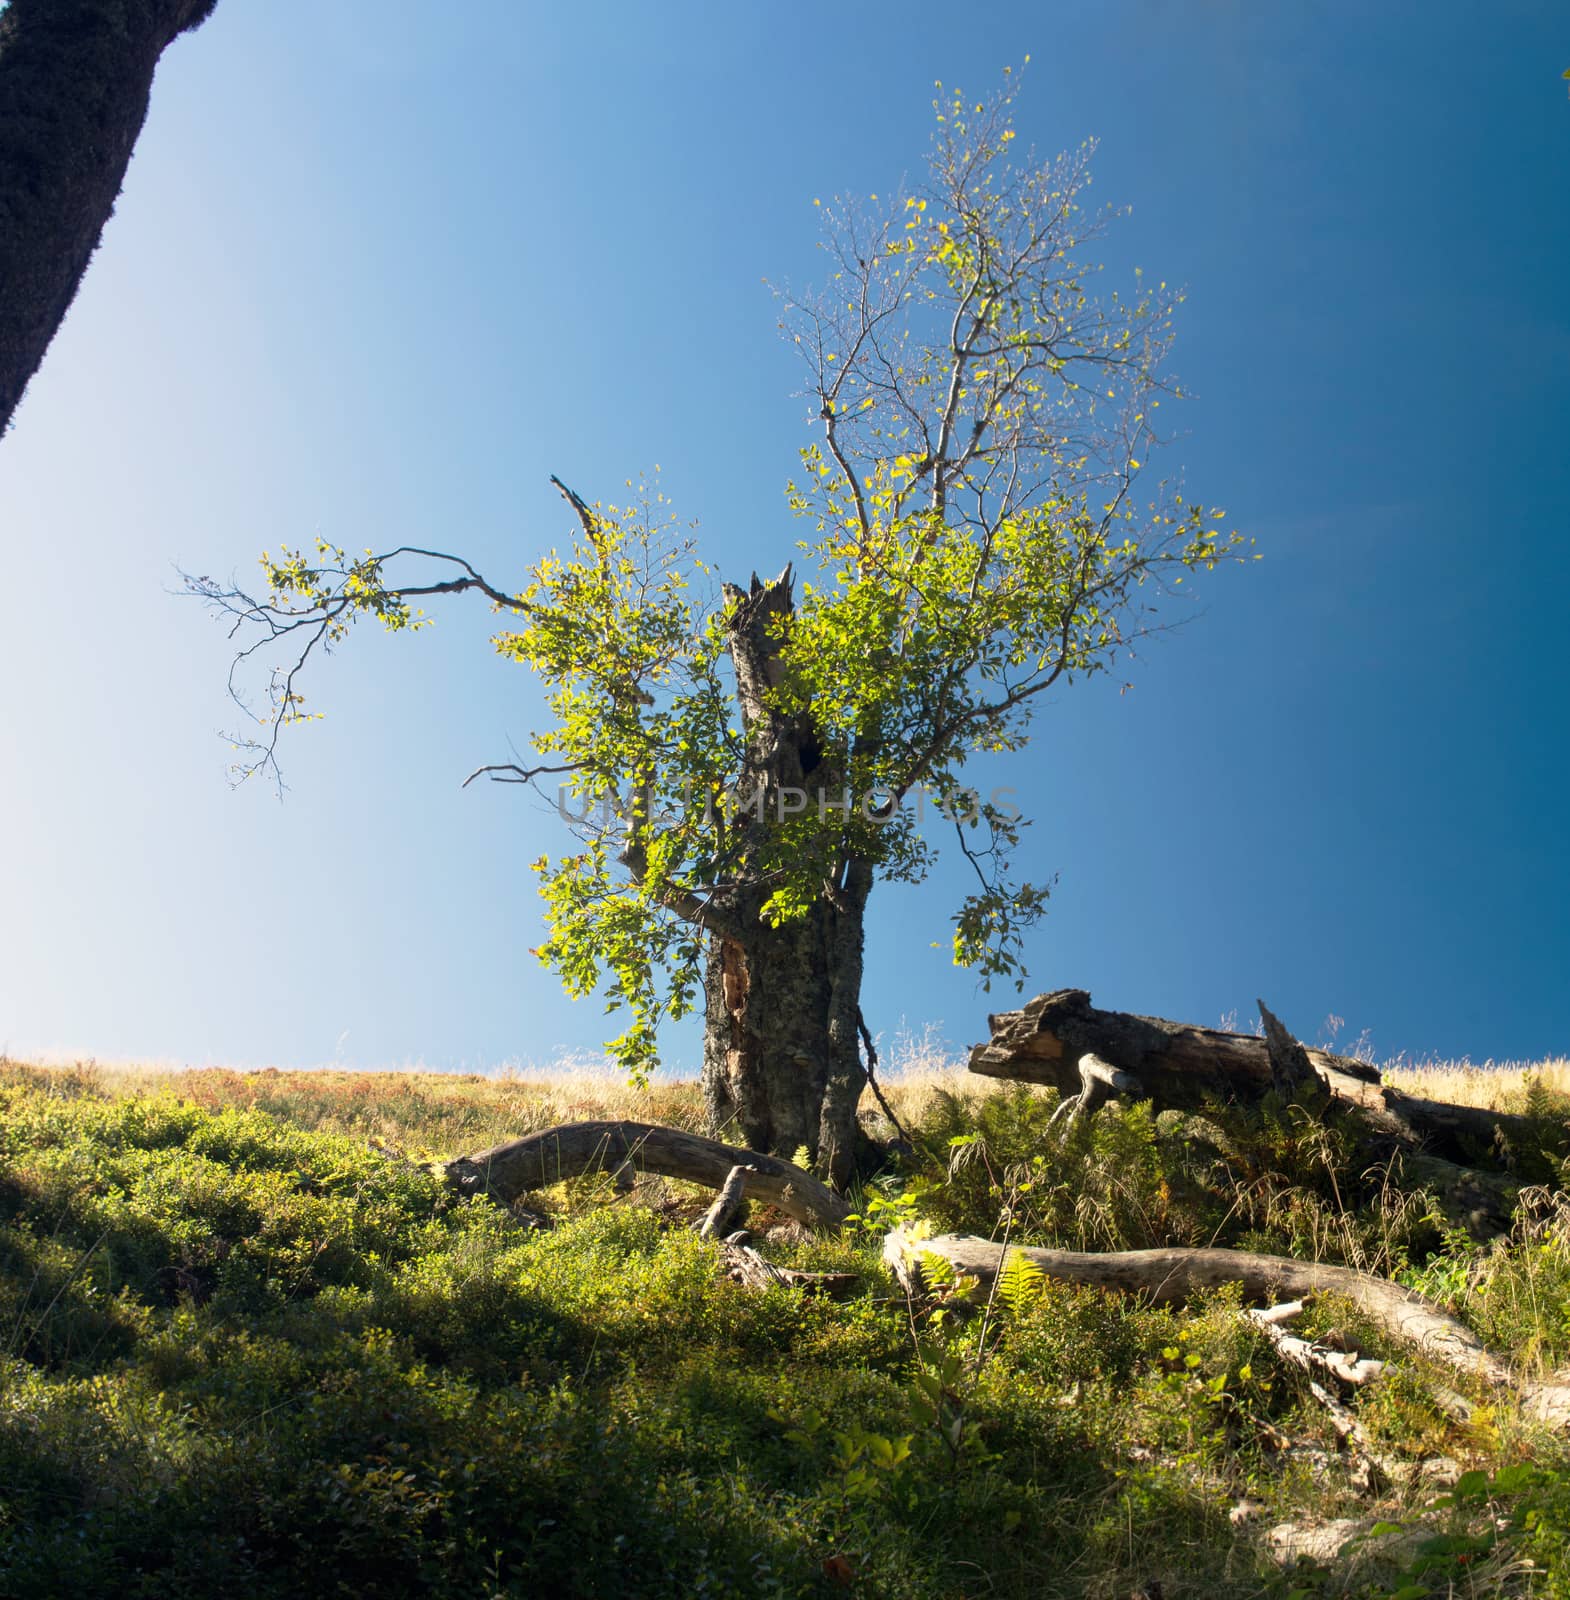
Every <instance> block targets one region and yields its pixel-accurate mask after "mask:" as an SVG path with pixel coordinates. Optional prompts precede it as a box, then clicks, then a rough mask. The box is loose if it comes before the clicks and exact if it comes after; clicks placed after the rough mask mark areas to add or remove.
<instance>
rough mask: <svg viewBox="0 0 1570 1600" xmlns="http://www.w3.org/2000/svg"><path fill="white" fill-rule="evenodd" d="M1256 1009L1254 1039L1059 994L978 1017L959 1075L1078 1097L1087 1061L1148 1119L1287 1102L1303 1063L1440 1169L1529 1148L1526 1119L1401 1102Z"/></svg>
mask: <svg viewBox="0 0 1570 1600" xmlns="http://www.w3.org/2000/svg"><path fill="white" fill-rule="evenodd" d="M1260 1009H1261V1013H1262V1014H1263V1015H1265V1016H1266V1017H1267V1018H1268V1021H1267V1022H1266V1036H1265V1037H1264V1038H1257V1037H1255V1036H1254V1035H1252V1034H1245V1033H1229V1032H1225V1031H1223V1030H1222V1029H1219V1028H1199V1027H1194V1026H1192V1025H1190V1024H1188V1023H1183V1022H1169V1021H1167V1020H1166V1019H1164V1018H1162V1017H1142V1016H1136V1015H1134V1014H1132V1013H1129V1012H1123V1011H1102V1010H1099V1009H1098V1008H1097V1007H1095V1006H1093V1005H1091V1003H1090V996H1089V994H1088V993H1087V992H1086V991H1085V990H1083V989H1059V990H1056V991H1055V992H1053V993H1051V994H1042V995H1037V996H1036V997H1035V999H1033V1000H1031V1001H1030V1002H1029V1003H1028V1004H1026V1005H1025V1006H1023V1007H1022V1008H1021V1009H1020V1010H1018V1011H1007V1012H1003V1013H1001V1014H1000V1015H997V1016H993V1017H989V1018H988V1019H987V1020H988V1025H989V1028H990V1030H991V1038H990V1039H989V1040H988V1041H987V1043H985V1044H978V1045H977V1046H975V1048H974V1049H973V1050H972V1051H971V1053H970V1070H971V1071H972V1072H975V1073H979V1074H980V1075H982V1076H984V1077H989V1078H1011V1079H1017V1080H1020V1081H1022V1082H1025V1083H1042V1084H1052V1085H1054V1086H1056V1087H1057V1088H1058V1089H1060V1090H1061V1091H1062V1092H1063V1094H1064V1095H1065V1096H1070V1095H1079V1094H1081V1093H1082V1092H1083V1090H1084V1087H1085V1084H1084V1079H1083V1076H1082V1073H1081V1069H1080V1062H1081V1060H1082V1058H1083V1057H1084V1056H1086V1055H1087V1054H1088V1055H1093V1056H1096V1057H1099V1058H1100V1059H1101V1060H1102V1061H1103V1062H1106V1063H1109V1064H1110V1066H1111V1067H1113V1068H1115V1069H1116V1070H1117V1071H1118V1072H1120V1073H1121V1074H1124V1075H1126V1076H1127V1077H1128V1078H1131V1079H1132V1080H1134V1081H1135V1082H1137V1084H1138V1086H1139V1087H1138V1093H1139V1094H1140V1095H1141V1096H1142V1097H1144V1098H1148V1099H1151V1100H1154V1101H1155V1102H1156V1104H1157V1105H1158V1106H1159V1107H1162V1108H1163V1109H1164V1108H1167V1107H1175V1108H1182V1109H1190V1110H1192V1109H1197V1108H1199V1107H1200V1106H1202V1105H1204V1104H1205V1103H1206V1102H1207V1101H1210V1102H1218V1101H1219V1102H1223V1103H1225V1102H1228V1101H1242V1102H1250V1101H1257V1100H1259V1099H1260V1098H1262V1097H1263V1096H1264V1095H1265V1094H1266V1093H1268V1092H1269V1091H1270V1090H1272V1089H1276V1090H1278V1091H1281V1092H1283V1093H1285V1094H1286V1095H1287V1097H1288V1098H1295V1097H1297V1096H1299V1095H1300V1094H1301V1092H1302V1089H1303V1087H1304V1086H1305V1083H1306V1080H1305V1078H1304V1064H1305V1063H1306V1064H1307V1067H1308V1069H1309V1070H1310V1071H1311V1072H1312V1074H1313V1075H1314V1077H1315V1078H1317V1080H1318V1082H1319V1083H1320V1084H1321V1085H1323V1087H1324V1088H1325V1089H1326V1090H1327V1091H1328V1092H1329V1094H1330V1096H1331V1098H1332V1099H1333V1100H1334V1101H1337V1102H1339V1103H1341V1104H1343V1105H1346V1106H1348V1107H1352V1108H1355V1109H1356V1111H1357V1112H1358V1113H1359V1114H1360V1115H1361V1116H1362V1118H1363V1119H1364V1120H1365V1121H1366V1122H1367V1123H1368V1124H1369V1125H1370V1127H1371V1128H1372V1129H1374V1130H1375V1131H1377V1132H1379V1133H1381V1134H1383V1135H1385V1136H1387V1137H1389V1138H1390V1139H1392V1140H1393V1141H1395V1142H1396V1143H1398V1144H1400V1145H1403V1146H1405V1147H1407V1148H1412V1149H1415V1148H1417V1147H1419V1146H1421V1147H1422V1148H1423V1149H1424V1150H1425V1152H1426V1153H1427V1154H1429V1155H1430V1156H1433V1157H1436V1158H1439V1159H1442V1160H1448V1161H1450V1162H1452V1163H1456V1162H1459V1163H1461V1164H1463V1165H1467V1166H1470V1165H1471V1164H1472V1163H1473V1162H1474V1161H1475V1160H1476V1159H1477V1157H1478V1156H1479V1155H1480V1154H1483V1153H1486V1152H1488V1151H1490V1150H1497V1149H1498V1148H1499V1145H1500V1143H1501V1141H1502V1140H1503V1141H1504V1142H1506V1143H1509V1142H1523V1143H1525V1142H1530V1140H1531V1138H1532V1132H1533V1130H1532V1124H1531V1122H1530V1120H1529V1119H1528V1118H1526V1117H1520V1116H1514V1115H1511V1114H1508V1113H1506V1112H1500V1111H1488V1110H1485V1109H1483V1108H1482V1107H1479V1106H1457V1105H1448V1104H1445V1103H1443V1102H1440V1101H1435V1100H1425V1099H1422V1098H1421V1097H1419V1096H1416V1095H1409V1094H1403V1093H1401V1091H1399V1090H1397V1089H1392V1088H1389V1087H1387V1086H1386V1085H1384V1084H1381V1083H1380V1081H1379V1072H1378V1069H1377V1068H1375V1067H1372V1066H1370V1065H1369V1064H1368V1063H1367V1062H1364V1061H1355V1060H1353V1059H1352V1058H1350V1057H1348V1056H1338V1055H1332V1054H1331V1053H1330V1052H1329V1051H1325V1050H1314V1049H1309V1048H1306V1047H1305V1046H1303V1045H1301V1044H1298V1043H1297V1041H1296V1040H1295V1039H1293V1038H1292V1036H1291V1034H1290V1033H1288V1032H1287V1030H1286V1029H1285V1028H1284V1027H1282V1026H1281V1024H1280V1023H1279V1022H1277V1021H1276V1019H1275V1017H1274V1016H1271V1015H1270V1014H1269V1013H1268V1011H1266V1009H1265V1008H1264V1007H1263V1006H1261V1008H1260ZM1129 1092H1131V1091H1129V1090H1126V1089H1120V1090H1119V1093H1129Z"/></svg>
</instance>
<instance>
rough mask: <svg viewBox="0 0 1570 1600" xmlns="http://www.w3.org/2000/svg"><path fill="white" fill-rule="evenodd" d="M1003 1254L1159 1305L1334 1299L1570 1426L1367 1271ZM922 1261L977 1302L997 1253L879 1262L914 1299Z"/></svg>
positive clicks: (1416, 1301)
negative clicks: (1230, 1297)
mask: <svg viewBox="0 0 1570 1600" xmlns="http://www.w3.org/2000/svg"><path fill="white" fill-rule="evenodd" d="M1010 1248H1011V1249H1013V1250H1014V1251H1015V1252H1016V1253H1017V1254H1019V1255H1022V1256H1024V1257H1025V1258H1026V1259H1027V1260H1029V1261H1031V1262H1033V1263H1034V1264H1035V1265H1036V1266H1038V1267H1039V1268H1041V1270H1042V1271H1043V1272H1044V1273H1045V1274H1046V1275H1047V1276H1048V1277H1049V1278H1053V1279H1056V1280H1057V1281H1058V1282H1061V1283H1075V1284H1084V1285H1088V1286H1090V1287H1092V1288H1098V1289H1108V1290H1113V1291H1116V1292H1118V1293H1121V1294H1137V1295H1144V1296H1146V1297H1147V1298H1148V1299H1149V1300H1151V1301H1152V1302H1153V1303H1154V1304H1156V1305H1174V1304H1178V1303H1181V1302H1182V1301H1184V1300H1186V1299H1188V1298H1189V1296H1191V1295H1192V1294H1194V1293H1195V1292H1196V1291H1198V1290H1203V1289H1219V1288H1221V1287H1222V1286H1223V1285H1225V1284H1231V1283H1237V1284H1241V1285H1242V1288H1243V1295H1244V1298H1245V1299H1248V1300H1253V1301H1256V1302H1264V1303H1266V1304H1272V1303H1274V1302H1276V1301H1277V1300H1279V1299H1280V1298H1281V1297H1282V1296H1283V1295H1286V1296H1288V1297H1290V1298H1292V1299H1294V1300H1301V1299H1303V1298H1305V1297H1306V1296H1308V1295H1314V1294H1337V1295H1341V1296H1343V1297H1344V1298H1345V1299H1347V1300H1350V1301H1351V1302H1352V1303H1353V1305H1355V1306H1356V1307H1357V1308H1358V1309H1359V1310H1360V1311H1361V1312H1363V1314H1364V1315H1365V1316H1367V1317H1368V1318H1369V1319H1370V1321H1372V1322H1373V1323H1374V1324H1375V1325H1376V1326H1378V1327H1379V1328H1381V1329H1383V1330H1384V1331H1385V1332H1386V1333H1388V1334H1390V1335H1392V1336H1393V1337H1395V1338H1397V1339H1400V1340H1402V1341H1403V1342H1405V1343H1408V1344H1411V1345H1414V1346H1415V1347H1416V1348H1417V1349H1418V1351H1419V1352H1420V1353H1422V1354H1423V1355H1426V1356H1429V1357H1431V1358H1432V1359H1434V1360H1436V1361H1440V1362H1443V1363H1445V1364H1446V1365H1448V1366H1450V1367H1452V1368H1454V1369H1455V1370H1456V1371H1458V1372H1462V1373H1465V1374H1466V1375H1467V1376H1469V1377H1471V1378H1474V1379H1477V1380H1478V1381H1480V1382H1482V1383H1485V1384H1487V1385H1489V1386H1490V1387H1491V1388H1496V1389H1501V1390H1510V1391H1513V1392H1515V1393H1517V1394H1519V1395H1520V1397H1521V1400H1522V1402H1523V1404H1524V1405H1526V1406H1527V1408H1528V1409H1530V1410H1531V1411H1532V1412H1534V1413H1535V1414H1536V1415H1537V1416H1538V1417H1540V1418H1541V1419H1542V1420H1544V1421H1547V1422H1552V1423H1554V1424H1556V1425H1560V1424H1565V1423H1570V1382H1556V1381H1551V1380H1550V1381H1542V1382H1536V1381H1530V1380H1520V1379H1518V1378H1517V1377H1516V1376H1515V1374H1514V1373H1513V1372H1511V1370H1510V1367H1509V1365H1508V1363H1506V1361H1505V1360H1504V1358H1503V1357H1502V1356H1498V1355H1496V1354H1494V1352H1493V1351H1491V1350H1489V1349H1488V1348H1487V1347H1486V1346H1485V1345H1484V1344H1483V1343H1482V1341H1481V1340H1480V1339H1479V1338H1478V1337H1477V1335H1476V1334H1475V1333H1473V1332H1472V1330H1471V1329H1470V1328H1468V1327H1466V1326H1465V1325H1464V1324H1462V1323H1460V1322H1457V1321H1456V1319H1455V1318H1454V1317H1452V1316H1449V1315H1448V1314H1447V1313H1446V1312H1445V1311H1443V1310H1442V1309H1441V1308H1440V1307H1439V1306H1438V1305H1436V1304H1435V1303H1434V1302H1433V1301H1432V1300H1429V1299H1427V1298H1426V1297H1425V1296H1423V1295H1420V1294H1418V1293H1417V1292H1416V1291H1415V1290H1412V1289H1405V1288H1403V1287H1402V1286H1401V1285H1400V1284H1398V1283H1391V1282H1390V1281H1389V1280H1388V1279H1386V1278H1376V1277H1375V1276H1374V1275H1373V1274H1372V1273H1368V1272H1358V1271H1355V1270H1354V1269H1353V1268H1351V1267H1333V1266H1324V1265H1321V1264H1319V1263H1317V1262H1312V1261H1294V1260H1292V1259H1291V1258H1290V1257H1288V1256H1267V1255H1255V1254H1253V1253H1252V1252H1250V1251H1245V1250H1183V1249H1168V1250H1113V1251H1108V1252H1106V1253H1105V1254H1093V1253H1091V1254H1087V1253H1085V1252H1083V1251H1078V1250H1044V1249H1040V1248H1037V1247H1034V1246H1027V1245H1014V1246H1011V1247H1010ZM923 1255H934V1256H937V1257H938V1258H939V1259H941V1260H942V1261H945V1262H947V1263H948V1265H949V1266H950V1267H951V1268H952V1269H953V1270H954V1272H955V1273H956V1274H961V1275H963V1276H965V1277H967V1278H973V1279H975V1286H974V1287H973V1288H972V1289H971V1290H970V1291H969V1293H970V1295H971V1296H972V1297H973V1298H976V1299H984V1298H985V1297H986V1295H987V1294H988V1293H990V1291H991V1286H992V1284H993V1282H994V1280H995V1279H996V1277H997V1274H998V1271H999V1269H1000V1267H1001V1265H1002V1261H1003V1246H1002V1245H1001V1244H997V1243H994V1242H993V1241H992V1240H989V1239H978V1238H974V1237H971V1236H969V1235H965V1234H943V1235H940V1236H939V1237H937V1238H933V1239H918V1238H912V1237H911V1236H910V1235H909V1234H907V1233H906V1231H905V1230H904V1229H903V1228H895V1229H894V1230H893V1231H892V1232H891V1233H890V1234H889V1236H888V1239H887V1240H886V1241H885V1243H884V1248H883V1258H884V1260H885V1262H887V1264H888V1266H889V1267H890V1269H891V1270H892V1271H893V1273H894V1275H895V1276H896V1277H897V1278H898V1279H899V1281H900V1283H901V1284H902V1285H903V1286H904V1288H905V1289H906V1290H907V1292H912V1293H914V1292H916V1291H917V1290H919V1289H920V1287H921V1283H922V1279H921V1258H922V1256H923Z"/></svg>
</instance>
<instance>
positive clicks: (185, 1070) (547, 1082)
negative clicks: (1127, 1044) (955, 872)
mask: <svg viewBox="0 0 1570 1600" xmlns="http://www.w3.org/2000/svg"><path fill="white" fill-rule="evenodd" d="M5 1070H11V1071H21V1072H24V1073H28V1074H31V1073H44V1074H49V1075H55V1074H58V1075H60V1076H61V1077H62V1078H70V1079H72V1080H74V1081H75V1082H76V1083H77V1084H80V1085H82V1086H85V1087H90V1088H92V1089H94V1090H96V1091H97V1092H99V1093H102V1094H107V1095H111V1096H118V1095H124V1094H132V1095H135V1094H157V1093H160V1092H164V1091H167V1092H170V1093H173V1094H176V1095H179V1096H181V1097H182V1098H187V1099H191V1100H194V1101H196V1102H197V1103H198V1104H201V1105H205V1106H210V1107H214V1108H217V1107H220V1106H238V1107H249V1106H254V1107H257V1108H259V1109H261V1110H264V1111H268V1112H272V1113H274V1114H275V1115H278V1116H280V1117H284V1118H286V1119H288V1120H289V1121H291V1122H293V1123H295V1124H297V1125H299V1126H301V1127H305V1128H311V1129H319V1130H321V1131H323V1132H334V1133H344V1134H350V1135H353V1136H356V1137H366V1138H369V1137H375V1138H381V1139H385V1140H387V1141H388V1142H389V1143H391V1144H394V1145H397V1146H399V1147H401V1148H404V1149H406V1150H407V1151H408V1152H409V1153H410V1154H411V1155H429V1156H433V1157H434V1156H451V1155H454V1154H458V1153H460V1152H467V1151H473V1150H477V1149H483V1148H484V1147H485V1146H487V1145H489V1144H494V1143H498V1142H500V1141H501V1140H503V1139H507V1138H515V1137H517V1136H519V1135H521V1134H525V1133H529V1132H532V1131H533V1130H535V1129H537V1128H544V1127H550V1126H552V1125H553V1124H555V1123H560V1122H576V1121H581V1120H585V1119H589V1118H601V1117H606V1118H633V1119H636V1120H638V1121H644V1122H662V1123H668V1124H671V1125H673V1126H676V1127H685V1128H691V1129H693V1130H695V1131H696V1130H700V1129H701V1128H702V1124H703V1106H702V1100H701V1097H700V1095H699V1092H698V1085H697V1082H696V1080H695V1079H691V1078H676V1077H672V1078H667V1079H662V1080H661V1081H658V1082H656V1083H654V1084H652V1085H651V1086H650V1087H648V1088H646V1089H639V1088H637V1087H635V1086H633V1085H631V1084H629V1083H628V1082H627V1081H626V1080H625V1079H624V1078H623V1077H621V1076H620V1075H619V1074H618V1073H617V1072H616V1071H615V1070H614V1069H613V1068H611V1067H609V1066H608V1065H605V1064H603V1063H597V1062H593V1061H581V1060H579V1061H564V1062H561V1063H559V1064H557V1065H555V1066H551V1067H545V1068H519V1067H508V1068H503V1069H500V1070H498V1071H496V1072H492V1073H484V1074H479V1073H445V1072H430V1071H423V1070H406V1069H389V1070H386V1071H375V1072H367V1071H346V1070H341V1069H336V1068H316V1069H299V1070H279V1069H276V1068H266V1069H262V1070H256V1071H241V1070H237V1069H234V1068H229V1067H181V1066H176V1065H174V1064H172V1063H167V1062H136V1061H127V1062H98V1061H78V1062H59V1063H45V1064H40V1063H21V1062H14V1061H8V1060H6V1059H5V1058H3V1057H0V1071H5ZM1383 1071H1384V1080H1385V1082H1386V1083H1388V1084H1390V1085H1392V1086H1393V1087H1396V1088H1399V1089H1402V1090H1404V1091H1405V1092H1407V1093H1409V1094H1416V1095H1421V1096H1423V1097H1424V1098H1426V1099H1431V1100H1448V1101H1452V1102H1455V1103H1458V1104H1462V1105H1475V1106H1486V1107H1489V1108H1492V1109H1498V1110H1502V1109H1506V1108H1507V1107H1509V1106H1511V1105H1513V1104H1516V1103H1518V1102H1519V1100H1520V1098H1521V1095H1522V1094H1523V1092H1524V1090H1525V1086H1526V1084H1527V1081H1528V1080H1529V1079H1531V1078H1537V1079H1540V1080H1541V1081H1542V1083H1543V1084H1544V1086H1545V1087H1546V1088H1548V1089H1550V1090H1553V1091H1555V1092H1557V1093H1560V1094H1564V1095H1566V1096H1570V1059H1566V1058H1564V1057H1555V1058H1550V1059H1547V1060H1543V1061H1537V1062H1502V1063H1494V1062H1488V1063H1485V1064H1484V1065H1483V1066H1474V1065H1472V1064H1471V1063H1470V1062H1434V1063H1429V1064H1424V1065H1416V1066H1414V1065H1409V1064H1406V1063H1403V1062H1396V1063H1390V1064H1388V1065H1386V1066H1385V1067H1384V1069H1383ZM879 1081H880V1085H881V1087H882V1089H883V1092H884V1094H885V1096H886V1097H887V1099H888V1101H889V1103H890V1104H891V1105H892V1107H893V1109H894V1112H895V1114H896V1115H897V1116H898V1117H899V1118H900V1119H901V1121H902V1122H914V1121H916V1120H917V1119H918V1118H919V1117H920V1115H921V1111H922V1108H923V1106H924V1105H925V1103H926V1102H927V1101H928V1100H929V1099H930V1097H931V1095H932V1094H933V1093H934V1092H936V1091H939V1090H942V1091H945V1092H947V1093H950V1094H956V1095H959V1096H960V1097H962V1098H964V1099H976V1098H980V1097H981V1096H983V1095H985V1094H987V1093H989V1092H991V1091H992V1089H993V1088H994V1087H995V1085H994V1084H993V1082H992V1081H991V1080H989V1079H983V1078H975V1077H972V1076H970V1075H969V1074H968V1073H967V1072H966V1071H965V1065H964V1060H963V1058H962V1057H961V1056H960V1055H958V1054H957V1053H956V1052H955V1051H954V1050H953V1049H952V1047H950V1046H948V1045H946V1044H945V1043H944V1041H942V1040H941V1039H940V1038H939V1037H937V1035H936V1034H935V1033H934V1032H933V1031H931V1030H928V1031H927V1032H926V1033H924V1034H922V1035H912V1034H909V1033H904V1034H901V1035H900V1036H898V1037H897V1038H896V1039H895V1041H894V1043H893V1045H892V1046H891V1047H890V1048H889V1050H888V1052H887V1055H886V1058H885V1060H884V1061H883V1063H882V1065H881V1066H880V1069H879ZM864 1113H865V1114H866V1115H867V1116H868V1117H869V1118H870V1119H876V1120H881V1118H880V1117H879V1116H878V1113H877V1108H876V1104H875V1102H874V1101H873V1098H872V1096H870V1095H869V1096H868V1097H867V1099H866V1101H865V1102H864Z"/></svg>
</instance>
